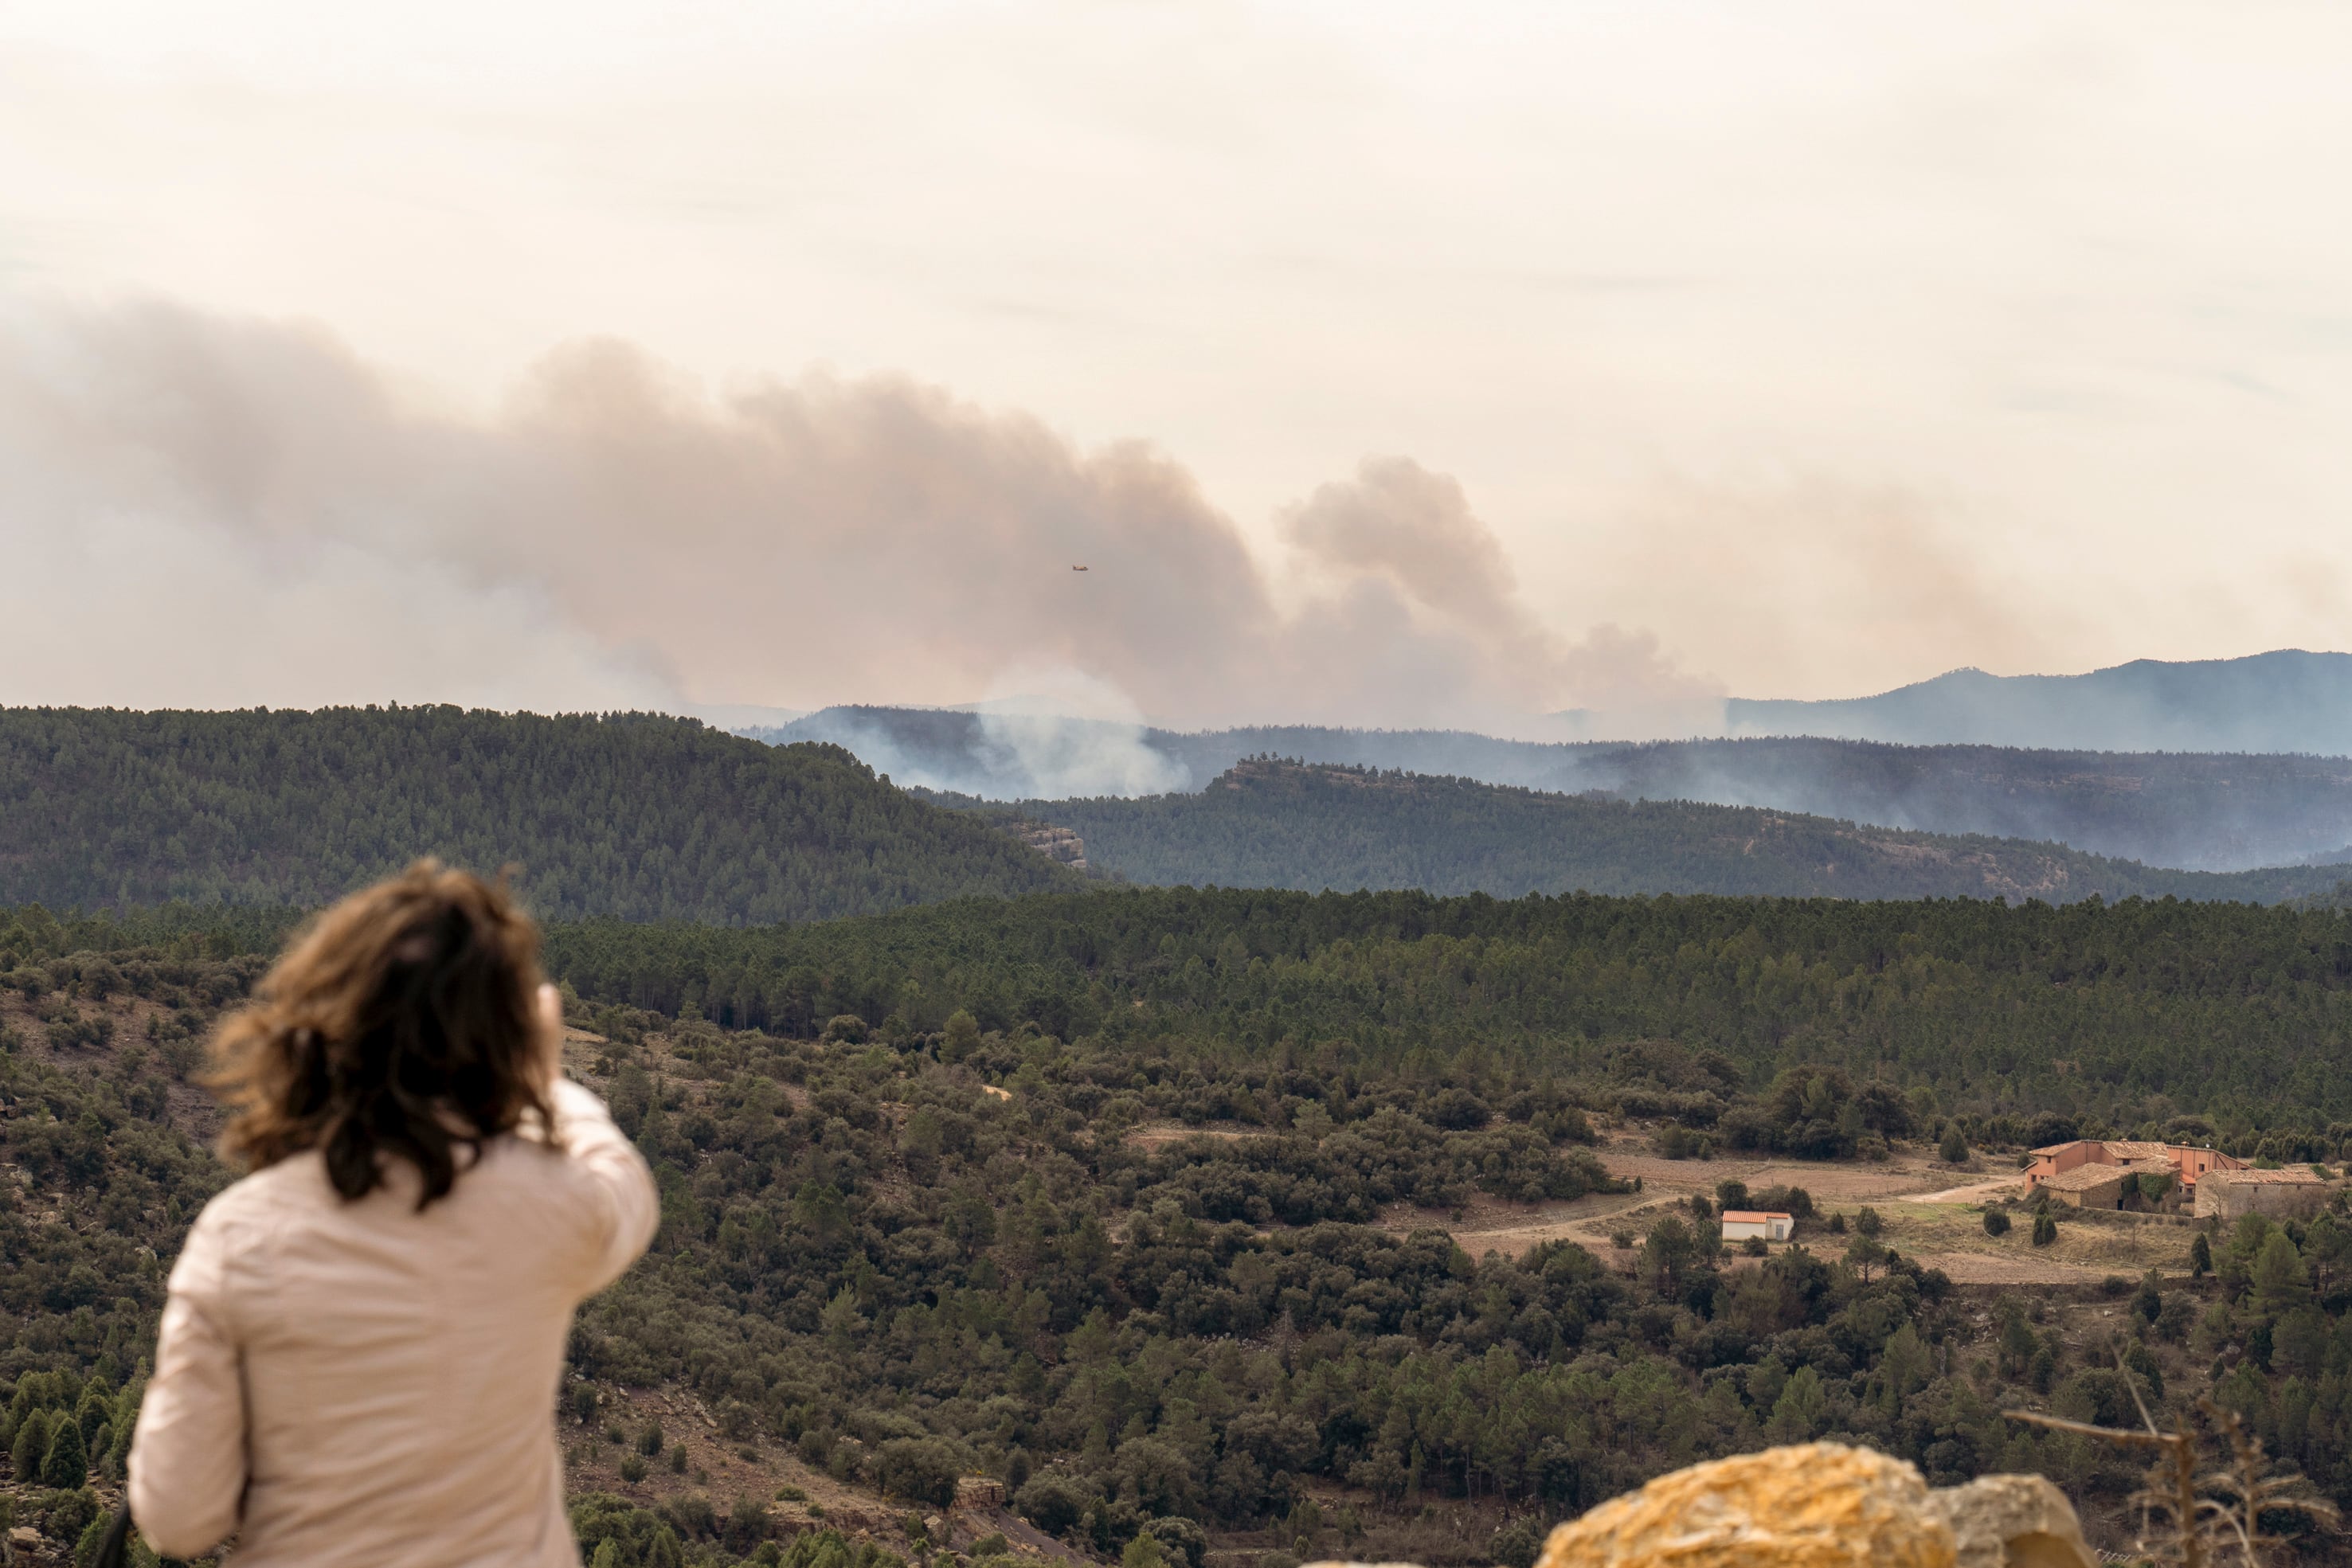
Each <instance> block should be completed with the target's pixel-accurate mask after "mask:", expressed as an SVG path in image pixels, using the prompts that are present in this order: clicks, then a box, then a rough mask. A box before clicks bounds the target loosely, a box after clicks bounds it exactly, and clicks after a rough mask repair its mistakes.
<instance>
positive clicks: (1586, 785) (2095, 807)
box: [751, 707, 2352, 871]
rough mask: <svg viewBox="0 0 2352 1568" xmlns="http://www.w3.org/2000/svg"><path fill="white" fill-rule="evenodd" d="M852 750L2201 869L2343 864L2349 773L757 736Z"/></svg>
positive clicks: (1499, 749)
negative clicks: (1395, 788)
mask: <svg viewBox="0 0 2352 1568" xmlns="http://www.w3.org/2000/svg"><path fill="white" fill-rule="evenodd" d="M751 733H755V734H757V735H760V736H761V737H766V738H771V739H773V740H777V741H782V742H793V741H804V740H824V741H828V742H831V743H833V744H835V745H839V746H842V747H845V748H847V749H849V750H851V751H853V752H855V753H856V755H857V756H859V757H861V758H864V759H866V761H867V762H869V763H871V764H872V765H873V766H875V767H876V768H879V769H881V770H882V771H884V772H886V773H888V774H889V775H890V776H891V777H892V778H893V779H895V780H896V781H898V782H899V783H904V784H918V785H922V786H925V787H927V788H930V789H942V790H947V791H950V792H954V793H958V794H966V795H973V796H979V797H982V798H986V799H992V800H1055V799H1065V798H1088V797H1097V796H1109V795H1127V796H1140V795H1155V794H1162V793H1169V792H1173V791H1181V790H1185V789H1201V788H1202V787H1203V786H1204V785H1205V784H1207V782H1208V781H1209V780H1210V779H1214V778H1216V777H1217V776H1218V775H1220V774H1221V773H1223V771H1224V770H1225V769H1227V768H1231V767H1233V766H1234V763H1236V762H1238V761H1240V760H1242V759H1243V758H1248V757H1256V756H1267V755H1272V756H1281V757H1290V758H1298V759H1300V760H1303V761H1307V762H1314V763H1332V764H1339V765H1343V766H1349V767H1362V768H1389V769H1402V770H1404V771H1407V772H1412V773H1421V774H1428V775H1436V776H1452V777H1457V778H1464V779H1478V780H1481V781H1483V782H1486V783H1491V784H1507V785H1515V786H1517V787H1520V788H1524V789H1540V790H1549V791H1554V792H1558V793H1565V794H1580V793H1583V792H1586V791H1589V790H1596V789H1597V790H1601V791H1604V792H1607V793H1611V794H1615V795H1621V796H1623V797H1625V798H1627V799H1634V800H1697V801H1704V802H1708V803H1712V804H1717V805H1731V806H1765V807H1770V808H1772V809H1774V810H1786V811H1800V812H1804V813H1806V814H1809V815H1813V816H1822V817H1833V818H1841V819H1845V820H1849V821H1857V822H1867V823H1871V824H1874V825H1876V826H1881V827H1891V828H1912V829H1918V830H1921V831H1930V832H1941V833H1987V834H1991V835H1994V836H1996V837H2003V838H2030V839H2047V840H2051V841H2057V842H2063V843H2066V844H2070V845H2072V846H2074V848H2077V849H2082V850H2087V851H2090V852H2093V853H2095V854H2102V855H2108V856H2113V857H2116V858H2120V859H2125V860H2137V861H2142V862H2147V863H2148V864H2151V865H2168V866H2176V867H2179V868H2182V869H2186V870H2197V871H2243V870H2248V869H2252V868H2254V867H2259V866H2265V865H2282V864H2290V863H2294V862H2305V861H2310V860H2314V859H2334V858H2337V857H2338V855H2339V854H2340V852H2343V851H2344V850H2345V849H2346V848H2347V845H2352V763H2347V762H2346V761H2344V760H2342V759H2338V758H2325V757H2314V756H2308V755H2290V754H2273V755H2259V756H2253V755H2242V754H2241V755H2214V754H2189V753H2138V754H2126V753H2115V752H2095V751H2084V750H2067V751H2053V750H2023V749H2016V748H2011V747H1997V746H1936V747H1907V746H1899V745H1894V744H1890V743H1885V742H1874V741H1861V740H1849V739H1821V738H1807V737H1772V738H1749V739H1704V740H1685V741H1656V742H1648V743H1643V744H1637V745H1626V744H1608V743H1598V742H1568V743H1544V742H1534V741H1520V740H1503V739H1497V738H1496V737H1491V736H1483V735H1475V734H1470V733H1466V732H1463V731H1446V730H1352V729H1332V728H1326V727H1315V726H1303V725H1301V726H1264V727H1254V728H1246V729H1230V730H1217V731H1210V732H1204V733H1199V734H1185V733H1180V732H1175V731H1170V730H1163V729H1150V728H1145V727H1141V726H1137V725H1121V724H1116V723H1108V722H1103V721H1097V720H1085V719H1046V718H1034V717H1017V716H1004V715H998V714H985V713H980V714H976V713H969V712H961V711H956V710H941V709H917V708H877V707H837V708H827V709H824V710H823V711H822V712H819V713H816V714H813V715H811V716H808V717H806V718H803V719H801V720H798V721H796V722H795V723H793V724H791V725H787V726H782V727H774V728H771V729H764V730H759V731H754V732H751Z"/></svg>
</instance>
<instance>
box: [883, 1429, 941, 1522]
mask: <svg viewBox="0 0 2352 1568" xmlns="http://www.w3.org/2000/svg"><path fill="white" fill-rule="evenodd" d="M961 1471H962V1467H961V1466H960V1465H959V1464H958V1463H957V1462H956V1456H955V1451H954V1450H953V1449H951V1448H949V1447H948V1446H947V1445H946V1444H945V1443H943V1442H941V1441H940V1440H939V1439H938V1438H936V1437H893V1438H891V1439H890V1440H889V1441H888V1442H887V1443H884V1444H883V1445H882V1446H881V1448H877V1450H875V1455H874V1473H875V1479H877V1480H878V1481H880V1482H881V1484H882V1490H884V1491H887V1492H888V1493H889V1494H890V1495H891V1496H893V1497H902V1498H907V1499H910V1500H914V1501H917V1502H933V1503H938V1504H940V1506H941V1507H945V1506H946V1505H947V1504H949V1503H951V1502H953V1501H955V1489H956V1477H957V1476H958V1475H959V1474H961Z"/></svg>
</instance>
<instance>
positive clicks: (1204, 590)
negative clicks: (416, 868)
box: [0, 306, 1719, 788]
mask: <svg viewBox="0 0 2352 1568" xmlns="http://www.w3.org/2000/svg"><path fill="white" fill-rule="evenodd" d="M0 461H5V465H6V467H7V471H8V473H9V474H10V476H11V484H10V486H9V489H8V493H7V497H6V501H5V507H6V509H7V512H8V514H9V515H10V517H11V521H12V523H13V524H14V527H12V528H11V530H10V532H11V535H12V537H13V538H16V539H17V540H18V541H19V543H18V545H17V559H16V561H15V562H14V563H13V567H14V570H11V571H10V572H9V573H8V574H7V577H6V579H5V586H0V607H4V608H5V615H0V627H5V630H0V650H5V653H6V661H5V667H6V669H7V670H8V672H9V676H8V680H7V685H6V689H5V691H0V697H5V700H7V701H12V702H115V703H131V704H134V705H140V706H156V705H163V704H183V705H189V706H233V705H240V704H246V703H252V702H267V703H271V704H277V705H289V704H314V703H320V702H327V701H352V700H369V699H376V698H399V699H403V700H417V699H428V698H430V699H445V700H455V701H463V702H478V703H485V704H489V705H493V706H541V707H545V706H619V705H637V706H646V705H665V706H678V705H682V704H693V703H720V702H759V703H772V704H781V705H792V706H818V705H820V704H823V703H825V702H831V701H857V700H864V701H917V702H952V701H961V700H970V699H971V698H972V697H973V696H975V695H982V694H988V693H996V694H1000V695H1002V694H1005V693H1007V692H1016V693H1017V691H1018V688H1019V687H1020V685H1022V682H1023V678H1024V676H1023V673H1024V672H1037V671H1047V672H1066V673H1067V677H1066V680H1065V685H1068V684H1069V683H1070V682H1076V683H1081V684H1090V689H1099V690H1102V691H1108V692H1109V693H1112V694H1115V695H1116V696H1117V698H1118V700H1120V701H1122V702H1124V703H1126V704H1128V705H1129V711H1128V712H1126V713H1125V714H1124V715H1123V716H1119V717H1118V720H1117V721H1116V722H1125V723H1129V724H1132V723H1135V722H1137V721H1139V719H1140V718H1141V716H1143V715H1147V714H1148V715H1149V716H1150V717H1151V718H1152V719H1153V720H1154V721H1156V722H1160V723H1167V724H1174V725H1201V724H1206V723H1213V722H1232V721H1234V720H1237V719H1246V718H1254V717H1276V716H1278V717H1282V718H1286V719H1308V720H1320V721H1325V722H1343V723H1359V724H1360V723H1378V724H1391V725H1409V724H1426V723H1433V722H1444V723H1448V724H1454V725H1461V724H1465V723H1486V724H1488V725H1490V726H1496V727H1501V726H1507V725H1508V724H1510V723H1512V722H1513V721H1514V720H1524V719H1525V718H1527V716H1530V715H1536V714H1540V713H1544V712H1547V711H1550V710H1552V709H1556V708H1562V707H1575V706H1583V707H1592V706H1604V707H1624V706H1639V705H1643V704H1652V705H1654V704H1658V703H1667V704H1673V703H1678V702H1687V701H1690V700H1692V699H1697V700H1699V701H1701V702H1702V703H1704V702H1705V701H1706V699H1708V698H1709V697H1710V696H1712V695H1714V693H1715V690H1716V688H1714V687H1712V686H1711V685H1708V684H1707V683H1704V682H1696V681H1693V680H1691V679H1689V678H1688V677H1686V676H1684V675H1683V674H1680V673H1679V672H1678V671H1677V670H1676V669H1675V667H1674V665H1673V663H1672V661H1671V660H1670V659H1669V658H1667V657H1666V656H1665V654H1664V653H1663V652H1662V651H1661V650H1660V649H1659V648H1658V647H1657V645H1656V643H1655V641H1654V639H1650V638H1647V637H1645V635H1644V634H1643V633H1641V632H1622V631H1619V630H1616V629H1614V628H1602V629H1601V630H1600V631H1599V632H1595V633H1593V634H1592V635H1591V636H1590V637H1589V638H1587V639H1586V640H1585V641H1583V642H1581V643H1577V642H1574V641H1571V640H1569V639H1565V638H1563V637H1561V636H1560V635H1559V633H1557V632H1555V631H1553V630H1552V629H1551V628H1549V627H1547V626H1546V625H1544V624H1542V623H1541V622H1539V621H1538V619H1537V618H1535V617H1534V616H1532V615H1531V614H1530V613H1529V612H1528V611H1527V609H1526V608H1525V607H1524V605H1523V604H1522V603H1521V601H1520V600H1519V599H1518V597H1517V592H1516V589H1515V585H1514V581H1513V578H1512V572H1511V568H1510V563H1509V561H1508V560H1507V559H1506V557H1505V554H1504V551H1503V549H1502V548H1501V546H1500V544H1499V543H1498V542H1497V541H1496V538H1495V537H1494V535H1493V534H1492V533H1491V532H1490V531H1489V530H1488V529H1487V528H1486V526H1485V525H1484V524H1483V523H1481V522H1480V521H1479V519H1478V518H1477V517H1476V516H1475V514H1474V513H1473V511H1472V510H1471V507H1470V505H1469V502H1468V500H1467V498H1466V497H1465V494H1464V492H1463V489H1462V487H1461V486H1460V485H1458V484H1457V483H1455V482H1454V480H1453V479H1451V478H1449V477H1447V476H1444V475H1442V474H1437V473H1433V472H1431V471H1429V470H1427V469H1424V468H1423V467H1421V466H1420V465H1416V464H1414V463H1412V461H1410V460H1408V459H1404V458H1399V457H1387V458H1380V459H1375V460H1370V461H1368V462H1366V463H1365V464H1364V465H1362V467H1361V468H1360V470H1359V472H1358V473H1357V474H1355V475H1354V476H1351V477H1349V478H1345V479H1340V480H1336V481H1334V482H1333V483H1331V484H1328V485H1325V486H1322V487H1320V488H1319V489H1318V490H1316V491H1315V492H1314V493H1313V494H1312V495H1310V496H1308V497H1307V498H1306V499H1305V500H1303V501H1302V502H1300V503H1299V504H1298V505H1297V507H1295V508H1294V509H1293V510H1292V511H1291V512H1290V513H1288V514H1287V515H1286V517H1284V518H1283V519H1282V537H1283V538H1284V540H1285V542H1286V546H1287V548H1288V549H1289V552H1290V554H1289V557H1288V559H1286V560H1283V561H1277V562H1275V563H1271V564H1269V563H1268V562H1265V561H1263V560H1261V559H1259V558H1258V557H1257V556H1256V555H1255V554H1254V553H1253V552H1252V550H1251V549H1250V548H1249V547H1248V545H1247V543H1246V542H1245V540H1244V538H1243V536H1242V534H1241V532H1240V530H1239V529H1237V528H1235V527H1234V523H1233V522H1232V520H1231V519H1229V518H1228V517H1225V516H1223V514H1221V513H1220V512H1219V511H1218V510H1217V509H1216V508H1215V507H1213V505H1211V504H1210V502H1209V501H1208V500H1207V499H1206V498H1205V497H1203V496H1202V493H1201V489H1200V486H1198V485H1197V484H1196V483H1195V482H1194V480H1193V478H1192V476H1191V475H1190V474H1189V473H1188V472H1186V470H1185V469H1184V468H1183V467H1182V466H1181V465H1179V464H1178V463H1176V462H1174V461H1173V460H1171V458H1169V457H1168V456H1166V455H1162V454H1160V453H1159V452H1156V451H1154V450H1152V449H1151V448H1150V447H1148V446H1145V445H1142V444H1118V445H1111V446H1108V447H1103V448H1099V449H1093V450H1082V449H1080V448H1078V447H1076V445H1074V444H1072V443H1071V442H1069V441H1067V440H1066V439H1064V438H1063V437H1062V436H1060V435H1058V434H1055V432H1054V431H1053V430H1051V429H1049V428H1048V427H1047V426H1046V425H1045V424H1044V423H1042V422H1040V421H1039V420H1037V419H1036V418H1034V417H1032V416H1030V415H1028V414H1025V413H1008V412H1003V411H997V410H990V409H984V408H982V407H979V406H976V405H974V404H972V403H971V402H964V401H961V400H959V399H957V398H955V397H953V396H951V395H950V394H949V393H948V392H944V391H942V390H940V389H939V388H937V387H933V386H928V385H925V384H922V383H920V382H916V381H913V380H909V379H907V378H903V377H888V376H886V377H874V378H868V379H862V380H842V379H837V378H835V377H831V376H826V375H822V374H818V375H810V376H806V377H803V378H802V379H800V380H797V381H791V382H785V381H766V382H757V383H753V384H747V385H743V386H740V387H737V388H733V389H730V390H729V391H727V392H724V393H723V394H714V393H711V392H707V391H705V390H704V389H702V388H701V387H699V386H698V385H695V384H693V383H691V382H688V381H686V380H684V379H683V378H681V377H679V376H677V374H675V373H673V372H671V371H668V370H667V368H665V367H664V366H663V365H661V364H660V363H659V362H657V361H654V360H652V359H651V358H649V357H648V356H646V355H645V354H644V353H642V352H640V351H638V350H635V349H633V348H631V347H629V346H628V345H626V344H623V343H617V342H610V341H597V342H587V343H581V344H575V345H572V346H569V347H567V348H564V349H563V350H560V351H558V352H556V353H554V354H552V355H551V356H550V357H549V358H547V359H546V360H545V361H543V362H541V364H539V365H538V366H536V367H535V368H534V369H533V370H532V371H531V372H530V375H529V376H528V377H527V378H526V380H525V381H524V382H523V384H522V385H521V387H520V389H519V390H518V391H517V392H516V393H515V394H514V395H513V396H512V397H511V398H510V399H509V401H508V402H506V403H505V404H504V405H502V406H500V407H499V408H497V409H496V410H494V411H492V412H489V413H467V412H460V411H453V410H451V409H448V408H445V407H437V406H434V405H432V404H430V403H428V402H421V401H419V400H418V399H416V398H415V397H413V396H410V395H406V394H405V393H404V391H403V390H402V389H400V388H399V387H398V386H397V384H396V383H395V382H394V379H393V378H391V377H389V376H388V375H386V374H385V373H383V372H382V371H379V370H378V369H376V368H375V367H373V366H372V365H370V364H368V363H366V362H364V361H362V360H361V359H360V358H359V357H358V356H356V355H354V354H353V353H352V352H351V351H350V350H348V349H346V348H345V347H343V346H342V345H341V344H340V343H338V342H337V341H336V340H333V339H332V338H331V337H330V336H328V335H326V334H324V333H322V332H320V331H317V330H314V329H306V328H301V327H294V326H288V325H283V324H278V323H272V322H261V321H253V320H242V319H223V318H219V317H214V316H207V315H202V314H198V313H195V312H192V311H188V310H184V309H180V308H171V307H164V306H143V307H139V308H118V309H111V310H105V311H82V312H75V311H66V310H58V309H47V308H19V309H17V310H16V311H15V312H14V313H12V314H9V315H7V316H5V318H0ZM1074 567H1084V568H1086V569H1087V570H1084V571H1074V570H1072V569H1073V568H1074ZM1057 678H1061V677H1057ZM1717 710H1718V714H1719V704H1718V705H1717ZM1094 716H1095V717H1097V718H1099V717H1102V715H1099V714H1097V715H1094ZM1035 718H1036V715H1035V714H1034V713H1031V714H1025V715H1024V714H1014V713H1005V714H999V715H995V716H992V719H991V721H990V722H992V723H993V724H996V725H998V726H999V727H1003V728H1004V729H1005V733H1006V736H1007V737H1008V739H1007V744H1012V743H1013V739H1012V737H1014V735H1015V732H1017V731H1019V730H1020V727H1021V726H1023V725H1024V724H1034V720H1035ZM1022 744H1023V745H1024V746H1026V747H1028V748H1029V749H1030V750H1032V751H1037V752H1038V755H1039V757H1041V758H1046V751H1050V749H1051V741H1050V737H1048V738H1044V739H1041V738H1040V737H1036V736H1031V737H1028V738H1027V739H1026V740H1024V741H1023V742H1022ZM1039 747H1045V748H1046V750H1045V751H1039V750H1038V748H1039ZM1046 761H1047V764H1048V765H1049V766H1052V767H1054V768H1056V770H1057V776H1059V777H1064V778H1066V780H1067V781H1068V782H1070V783H1071V784H1073V785H1074V786H1076V785H1077V784H1080V783H1083V782H1085V781H1087V780H1089V779H1094V778H1097V777H1102V778H1106V779H1111V778H1113V777H1114V776H1116V775H1117V774H1118V770H1119V769H1120V768H1128V767H1131V766H1134V765H1136V764H1135V763H1134V759H1133V758H1128V759H1127V760H1126V761H1123V762H1122V761H1118V760H1117V759H1108V760H1107V759H1105V758H1101V757H1097V756H1094V755H1092V754H1090V753H1087V752H1085V751H1084V750H1083V749H1082V750H1080V751H1078V752H1075V753H1073V754H1072V755H1071V756H1070V757H1069V758H1067V759H1066V764H1053V763H1052V762H1051V759H1050V758H1046ZM1106 770H1108V771H1106ZM1141 782H1146V781H1144V780H1127V781H1126V783H1125V784H1124V785H1123V786H1122V787H1123V788H1125V787H1132V786H1133V785H1134V784H1137V783H1141Z"/></svg>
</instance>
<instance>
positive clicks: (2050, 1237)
mask: <svg viewBox="0 0 2352 1568" xmlns="http://www.w3.org/2000/svg"><path fill="white" fill-rule="evenodd" d="M2057 1239H2058V1221H2057V1220H2056V1219H2054V1218H2052V1217H2051V1214H2050V1211H2049V1210H2048V1209H2046V1208H2045V1209H2043V1210H2042V1212H2041V1213H2039V1214H2037V1215H2035V1216H2034V1217H2033V1244H2034V1245H2035V1246H2036V1247H2047V1246H2049V1245H2050V1244H2051V1243H2052V1242H2053V1241H2055V1240H2057Z"/></svg>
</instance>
